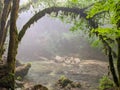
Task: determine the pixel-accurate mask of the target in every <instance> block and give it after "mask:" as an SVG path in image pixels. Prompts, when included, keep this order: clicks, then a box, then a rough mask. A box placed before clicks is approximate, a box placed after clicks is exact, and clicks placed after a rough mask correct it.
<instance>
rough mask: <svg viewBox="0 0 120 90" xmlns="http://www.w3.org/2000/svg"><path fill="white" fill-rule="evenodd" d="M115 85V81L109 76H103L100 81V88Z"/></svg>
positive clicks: (103, 89) (102, 89) (103, 88)
mask: <svg viewBox="0 0 120 90" xmlns="http://www.w3.org/2000/svg"><path fill="white" fill-rule="evenodd" d="M112 87H114V83H113V81H112V80H111V79H110V78H109V77H108V76H103V77H102V78H101V79H100V82H99V89H100V90H105V89H107V88H112Z"/></svg>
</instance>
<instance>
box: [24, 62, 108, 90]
mask: <svg viewBox="0 0 120 90" xmlns="http://www.w3.org/2000/svg"><path fill="white" fill-rule="evenodd" d="M31 63H32V68H31V69H30V71H29V73H28V75H27V76H26V79H27V80H29V81H31V82H33V83H34V84H38V83H40V84H43V85H45V86H47V87H48V88H49V89H50V90H53V88H54V84H55V83H56V82H57V80H58V79H59V78H60V76H62V75H65V76H66V77H68V78H69V79H71V80H73V81H78V82H81V83H82V86H83V88H84V87H86V88H87V90H94V89H96V88H97V86H98V83H99V79H100V78H101V77H102V76H103V75H107V71H108V70H107V66H108V65H107V62H103V61H98V60H80V62H78V63H74V64H73V63H71V64H70V63H69V64H68V63H67V64H66V63H65V62H64V61H62V62H60V61H59V62H56V60H40V61H32V62H31ZM26 86H27V85H26ZM88 88H89V89H88Z"/></svg>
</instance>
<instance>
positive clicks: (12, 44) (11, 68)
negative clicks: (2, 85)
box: [7, 0, 19, 90]
mask: <svg viewBox="0 0 120 90" xmlns="http://www.w3.org/2000/svg"><path fill="white" fill-rule="evenodd" d="M18 9H19V0H13V6H12V11H11V17H10V41H9V48H8V57H7V64H8V72H9V74H10V75H11V76H12V78H13V80H12V81H11V87H10V88H11V89H12V90H14V88H15V77H14V75H15V62H16V54H17V48H18V32H17V27H16V20H17V17H18Z"/></svg>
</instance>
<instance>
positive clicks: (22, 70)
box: [15, 63, 31, 78]
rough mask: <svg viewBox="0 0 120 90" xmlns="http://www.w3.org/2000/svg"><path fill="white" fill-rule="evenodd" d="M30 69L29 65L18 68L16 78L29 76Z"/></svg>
mask: <svg viewBox="0 0 120 90" xmlns="http://www.w3.org/2000/svg"><path fill="white" fill-rule="evenodd" d="M30 67H31V64H29V63H28V64H24V65H22V66H18V67H16V72H15V75H16V77H21V78H24V76H26V75H27V73H28V71H29V69H30Z"/></svg>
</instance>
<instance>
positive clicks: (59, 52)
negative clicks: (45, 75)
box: [17, 7, 105, 61]
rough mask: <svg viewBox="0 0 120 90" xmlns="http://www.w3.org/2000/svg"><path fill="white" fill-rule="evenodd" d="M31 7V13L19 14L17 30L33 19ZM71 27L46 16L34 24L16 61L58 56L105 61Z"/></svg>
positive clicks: (24, 39) (20, 45)
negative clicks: (71, 30)
mask: <svg viewBox="0 0 120 90" xmlns="http://www.w3.org/2000/svg"><path fill="white" fill-rule="evenodd" d="M33 13H34V11H33V10H32V7H31V9H30V10H29V11H26V12H22V13H20V14H19V18H18V21H17V27H18V29H19V30H20V29H21V28H22V26H23V25H24V24H25V23H26V22H27V21H28V20H29V18H30V17H31V16H33ZM71 26H72V25H71V24H66V23H64V22H62V21H61V20H59V19H58V18H52V17H50V16H49V15H46V16H44V17H43V18H41V19H40V20H38V21H37V22H36V23H34V24H33V25H31V27H30V28H29V29H28V30H27V32H26V34H25V36H24V37H23V39H22V41H21V42H20V44H19V48H18V55H17V58H18V59H19V60H25V61H26V60H27V61H31V60H40V59H41V57H45V58H48V59H51V58H54V57H55V56H70V57H72V56H73V57H79V58H81V59H98V60H104V58H105V56H104V55H103V53H101V52H100V50H98V49H96V48H93V47H91V46H90V44H89V43H88V40H87V39H86V38H85V37H84V34H83V33H79V32H74V33H73V32H70V31H69V30H70V28H71Z"/></svg>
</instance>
